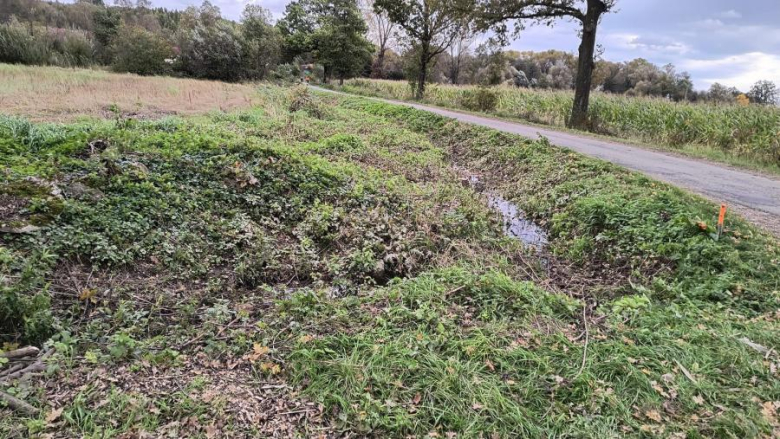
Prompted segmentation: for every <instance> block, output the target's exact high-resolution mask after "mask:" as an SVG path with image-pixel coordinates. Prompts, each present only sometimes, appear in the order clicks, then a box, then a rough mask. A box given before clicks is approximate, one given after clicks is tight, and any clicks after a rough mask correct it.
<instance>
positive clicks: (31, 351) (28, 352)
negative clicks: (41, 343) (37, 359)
mask: <svg viewBox="0 0 780 439" xmlns="http://www.w3.org/2000/svg"><path fill="white" fill-rule="evenodd" d="M39 352H40V349H38V348H36V347H35V346H27V347H23V348H20V349H16V350H13V351H8V352H3V353H0V358H8V359H11V358H21V357H31V356H36V355H38V353H39Z"/></svg>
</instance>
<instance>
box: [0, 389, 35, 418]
mask: <svg viewBox="0 0 780 439" xmlns="http://www.w3.org/2000/svg"><path fill="white" fill-rule="evenodd" d="M0 401H2V402H4V403H6V404H7V405H8V407H10V408H12V409H14V410H16V411H19V412H22V413H24V414H25V415H30V416H34V415H37V414H38V411H39V410H38V409H37V408H35V407H33V406H31V405H30V404H28V403H26V402H24V401H22V400H21V399H19V398H17V397H15V396H11V395H9V394H7V393H5V392H0Z"/></svg>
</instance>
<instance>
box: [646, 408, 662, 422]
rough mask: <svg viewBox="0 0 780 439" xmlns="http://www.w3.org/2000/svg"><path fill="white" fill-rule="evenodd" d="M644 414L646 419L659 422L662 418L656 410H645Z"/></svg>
mask: <svg viewBox="0 0 780 439" xmlns="http://www.w3.org/2000/svg"><path fill="white" fill-rule="evenodd" d="M645 416H646V417H647V419H650V420H653V421H655V422H661V421H662V420H663V418H662V417H661V414H660V413H658V410H655V409H653V410H645Z"/></svg>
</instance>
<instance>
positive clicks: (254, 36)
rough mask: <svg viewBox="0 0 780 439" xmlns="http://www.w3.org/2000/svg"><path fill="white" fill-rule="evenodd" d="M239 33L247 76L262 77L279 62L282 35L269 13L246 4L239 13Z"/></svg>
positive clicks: (258, 7) (261, 8) (256, 6)
mask: <svg viewBox="0 0 780 439" xmlns="http://www.w3.org/2000/svg"><path fill="white" fill-rule="evenodd" d="M241 33H242V35H243V37H244V38H243V44H244V62H245V67H246V71H247V73H246V74H247V76H248V77H250V78H258V79H262V78H264V77H265V76H266V75H267V74H268V72H269V71H270V70H271V69H272V68H273V67H274V66H275V65H276V64H278V62H279V57H280V56H281V48H282V35H281V33H280V32H279V29H278V28H276V27H274V26H273V25H272V24H271V13H270V12H269V11H268V10H267V9H265V8H263V7H262V6H260V5H255V4H251V3H249V4H247V5H246V7H245V8H244V12H243V14H241Z"/></svg>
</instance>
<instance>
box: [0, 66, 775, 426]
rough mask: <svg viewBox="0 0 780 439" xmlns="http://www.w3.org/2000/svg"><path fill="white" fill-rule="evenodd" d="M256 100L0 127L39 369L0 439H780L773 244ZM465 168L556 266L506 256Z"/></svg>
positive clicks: (338, 106)
mask: <svg viewBox="0 0 780 439" xmlns="http://www.w3.org/2000/svg"><path fill="white" fill-rule="evenodd" d="M149 81H154V79H150V80H149ZM255 99H256V100H257V102H258V103H259V105H258V106H257V107H256V108H253V109H250V110H245V111H238V112H232V113H223V112H216V113H212V114H210V115H206V116H197V117H190V118H178V117H176V118H172V117H168V118H163V119H159V120H146V121H144V120H135V119H130V118H118V119H116V120H107V121H88V122H82V123H76V124H70V125H53V124H30V123H27V122H25V121H24V120H21V119H18V118H11V117H4V118H2V120H0V161H1V162H2V165H3V167H4V168H5V169H6V171H5V173H4V181H3V182H2V186H0V192H2V194H3V196H4V197H6V199H7V200H11V199H12V200H13V201H14V202H13V203H8V205H9V206H16V207H15V208H13V209H8V210H5V211H3V215H5V216H4V220H8V219H9V218H11V220H12V221H13V222H14V223H15V226H16V227H19V226H22V225H23V224H32V225H35V226H37V227H40V229H39V230H37V231H35V232H33V233H30V234H1V235H0V245H1V247H0V279H2V281H0V288H2V290H0V291H1V292H0V294H2V296H1V297H2V301H0V317H2V318H0V322H2V324H3V326H2V328H0V336H1V337H2V339H3V341H6V342H9V343H37V344H40V343H46V345H47V346H52V347H53V348H54V349H55V353H54V354H53V355H52V357H50V360H49V368H48V371H47V372H46V373H45V374H44V375H43V376H41V377H38V378H35V379H33V380H32V381H31V382H12V383H10V385H9V384H6V385H0V390H3V391H5V392H8V393H13V394H16V395H18V396H22V397H24V398H25V399H27V401H29V402H31V403H33V404H34V405H36V406H38V407H41V408H42V409H43V410H42V414H41V415H40V416H39V417H32V418H26V417H23V416H20V415H18V414H15V413H11V412H8V411H4V412H2V415H3V416H2V417H0V435H2V436H4V437H6V436H9V437H13V435H19V436H25V435H34V434H39V433H51V434H53V435H54V436H55V437H71V436H84V437H115V436H119V435H122V434H124V433H132V434H134V435H137V434H139V433H140V432H142V431H146V432H153V433H154V434H155V435H173V436H177V435H178V436H189V437H227V436H230V435H233V436H237V437H241V436H242V435H264V434H266V435H269V434H271V433H275V434H277V435H282V436H294V435H296V434H297V435H302V436H318V435H321V434H322V435H335V434H337V433H338V432H346V433H352V434H365V433H369V432H370V433H372V434H375V435H378V436H382V437H404V436H406V435H414V436H426V435H430V436H432V437H434V436H437V437H448V436H449V437H479V436H480V435H481V436H491V437H520V436H528V437H539V436H542V435H548V436H576V437H626V436H633V437H642V436H652V435H657V436H672V437H677V436H679V437H684V436H688V437H733V436H739V437H761V436H765V437H766V436H771V435H772V434H773V433H774V434H777V433H778V429H780V424H778V415H777V410H778V407H779V406H780V403H778V399H780V398H779V395H780V384H779V383H780V380H778V371H777V368H778V356H777V354H776V352H777V351H776V350H777V349H778V348H780V346H779V345H778V344H777V340H780V326H778V318H780V316H778V314H777V310H778V303H779V302H780V297H779V295H778V289H780V286H779V285H778V283H779V282H780V268H778V259H780V252H779V251H778V246H777V243H776V241H774V240H773V239H772V238H770V237H767V236H766V235H764V234H762V233H760V232H758V231H756V230H755V229H753V228H752V227H751V226H749V225H747V224H746V223H744V222H743V221H741V220H740V219H738V218H732V219H730V220H729V223H728V230H727V233H726V234H725V235H724V236H723V237H722V238H721V239H720V240H715V239H714V238H713V236H712V235H711V234H712V232H713V229H712V225H711V222H712V217H713V215H714V214H715V207H714V206H713V205H712V204H710V203H708V202H705V201H703V200H701V199H699V198H697V197H694V196H691V195H688V194H686V193H683V192H681V191H679V190H676V189H674V188H671V187H669V186H667V185H664V184H661V183H657V182H654V181H652V180H649V179H647V178H645V177H642V176H639V175H637V174H634V173H630V172H627V171H624V170H621V169H619V168H617V167H615V166H612V165H610V164H606V163H603V162H599V161H596V160H592V159H589V158H585V157H583V156H580V155H578V154H574V153H571V152H568V151H565V150H560V149H558V148H555V147H552V146H550V145H547V144H545V143H543V142H538V141H537V142H531V141H527V140H524V139H521V138H518V137H516V136H511V135H506V134H502V133H498V132H495V131H491V130H487V129H481V128H476V127H471V126H465V125H460V124H458V123H455V122H453V121H450V120H447V119H444V118H441V117H438V116H435V115H432V114H429V113H424V112H418V111H415V110H412V109H408V108H401V107H396V106H390V105H385V104H378V103H375V102H369V101H366V100H362V99H359V98H339V97H317V96H311V95H309V94H308V93H306V92H305V91H304V90H302V89H295V90H284V89H280V88H275V87H267V86H261V87H259V90H258V91H257V92H256V95H255ZM96 140H102V141H103V142H102V143H98V142H95V141H96ZM90 142H92V145H93V147H91V148H90V147H89V143H90ZM104 148H105V149H104ZM452 165H457V170H456V169H454V168H453V166H452ZM465 170H471V171H472V172H478V173H479V174H480V177H481V178H482V180H483V181H484V182H485V184H487V185H488V187H490V188H491V189H492V190H495V191H497V192H499V193H501V194H502V195H504V196H505V197H506V198H509V199H512V200H513V201H515V202H516V203H517V204H518V205H519V206H521V207H522V208H523V209H525V210H526V212H528V214H529V215H530V216H532V217H533V218H535V219H536V220H537V221H538V222H539V223H540V224H543V225H544V226H545V227H546V228H547V229H548V230H549V231H550V237H551V243H550V247H549V249H548V251H547V252H545V253H543V254H536V253H534V252H533V251H529V250H527V249H524V248H523V247H522V245H521V244H520V243H519V242H517V241H516V240H514V239H512V238H508V237H506V236H504V235H503V233H502V224H501V221H500V219H499V218H498V217H497V214H496V213H495V212H493V211H491V210H490V209H489V208H488V206H487V204H486V202H485V200H484V196H483V195H481V194H478V193H475V192H474V191H473V190H472V189H471V188H470V187H467V186H464V184H463V178H464V175H463V172H466V171H465ZM28 177H37V178H39V179H41V180H30V179H29V178H28ZM41 181H47V182H55V183H56V185H57V186H58V187H59V188H61V189H62V192H63V195H62V198H60V197H59V196H55V195H52V193H51V188H49V187H46V186H45V184H44V183H42V182H41ZM50 337H51V338H50ZM742 338H747V339H749V340H751V341H752V342H754V343H758V344H761V345H763V346H766V347H768V348H770V349H774V351H773V352H770V353H769V354H762V353H759V352H756V351H755V350H753V349H752V348H751V347H749V346H748V345H746V344H745V343H743V342H741V341H740V339H742ZM47 340H48V341H47ZM1 367H3V366H2V365H0V368H1ZM0 410H1V409H0Z"/></svg>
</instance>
